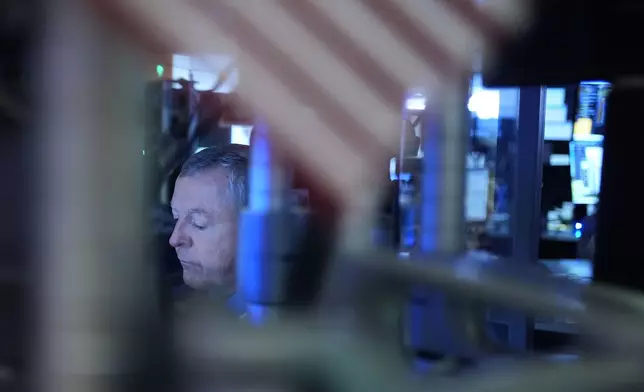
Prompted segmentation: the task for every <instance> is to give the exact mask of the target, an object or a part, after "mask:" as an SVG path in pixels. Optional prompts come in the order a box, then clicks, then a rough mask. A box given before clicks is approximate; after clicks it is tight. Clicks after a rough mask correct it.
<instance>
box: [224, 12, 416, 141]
mask: <svg viewBox="0 0 644 392" xmlns="http://www.w3.org/2000/svg"><path fill="white" fill-rule="evenodd" d="M229 3H230V4H231V5H232V6H234V7H235V8H237V9H238V10H239V11H240V12H241V13H242V14H243V15H244V17H245V18H246V19H247V20H249V21H251V22H252V23H253V25H254V26H255V27H257V28H258V29H260V30H261V31H262V32H263V33H264V34H265V35H266V37H268V38H269V39H270V40H271V42H272V43H273V44H274V45H275V46H277V47H278V48H280V49H282V50H283V51H284V53H286V55H288V56H289V58H290V59H291V60H292V61H293V62H295V63H296V64H297V65H298V66H299V67H300V69H301V70H302V71H303V72H304V73H306V74H307V75H308V76H309V77H310V78H311V79H313V80H315V81H316V82H318V84H319V85H320V87H321V89H322V90H323V91H324V93H325V94H326V95H328V96H330V97H332V99H335V100H336V101H337V102H338V103H339V104H340V105H342V106H343V107H345V108H346V109H347V110H348V111H349V112H351V113H354V114H357V116H359V117H358V118H359V119H360V120H361V121H362V122H363V123H364V126H365V128H366V129H367V130H369V131H370V132H371V135H369V137H370V138H375V139H376V140H378V141H379V143H380V144H381V145H383V146H385V147H387V148H389V149H390V150H391V151H395V150H396V142H397V141H398V140H399V139H400V136H399V135H398V125H399V124H400V116H401V114H400V106H396V107H393V108H392V107H390V106H388V105H387V104H386V103H384V102H382V100H380V99H379V95H378V94H374V91H373V90H371V88H370V87H369V86H366V85H365V84H364V83H363V82H362V79H360V77H358V76H357V75H356V74H355V72H354V71H353V70H351V69H350V68H349V67H347V66H346V65H345V64H343V63H342V62H340V61H339V60H338V57H337V55H336V54H335V53H333V52H331V51H330V50H329V49H328V48H327V47H326V45H324V44H323V43H321V42H320V41H319V40H318V39H317V38H315V37H314V36H312V35H311V34H310V33H309V32H308V30H307V29H306V28H305V27H304V26H303V25H302V24H300V23H297V22H296V21H294V20H293V18H292V17H291V16H290V15H289V14H287V13H286V12H285V11H284V9H283V8H282V7H281V6H280V5H279V4H278V2H277V1H274V0H273V1H270V0H264V1H229ZM405 60H406V59H397V61H398V62H404V61H405ZM402 98H403V97H401V100H402ZM365 113H369V115H364V114H365Z"/></svg>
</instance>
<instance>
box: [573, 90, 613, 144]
mask: <svg viewBox="0 0 644 392" xmlns="http://www.w3.org/2000/svg"><path fill="white" fill-rule="evenodd" d="M610 91H611V84H610V83H607V82H583V83H581V84H580V85H579V97H578V99H579V101H578V107H577V116H576V119H575V124H574V130H573V134H574V136H575V137H584V136H588V135H603V134H604V123H605V119H606V102H607V98H608V95H609V94H610Z"/></svg>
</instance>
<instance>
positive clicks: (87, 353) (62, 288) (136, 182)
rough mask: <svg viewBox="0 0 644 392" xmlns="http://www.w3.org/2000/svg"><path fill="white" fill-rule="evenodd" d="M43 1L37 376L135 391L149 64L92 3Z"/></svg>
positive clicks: (65, 386) (49, 382) (140, 351)
mask: <svg viewBox="0 0 644 392" xmlns="http://www.w3.org/2000/svg"><path fill="white" fill-rule="evenodd" d="M46 7H47V9H46V28H45V35H44V45H43V52H42V57H41V59H42V61H41V64H39V66H40V67H41V72H42V73H41V76H42V80H41V87H42V88H43V90H42V91H40V92H38V94H39V96H40V97H41V98H42V100H41V104H42V107H41V113H42V117H41V118H40V125H41V132H42V134H41V137H40V138H39V140H41V141H42V144H40V145H39V146H38V147H39V148H38V150H39V151H40V153H39V154H38V157H39V158H41V159H42V160H41V162H39V185H40V192H39V195H40V196H39V197H40V200H39V201H40V203H41V204H40V206H39V214H38V215H39V216H40V219H41V220H42V221H41V222H36V223H37V225H34V228H35V229H39V230H40V231H39V233H38V237H39V249H38V250H39V256H40V268H39V273H40V276H39V282H40V285H39V288H40V289H41V292H40V295H39V299H40V302H41V303H40V319H39V321H40V326H41V328H40V332H41V333H40V335H39V337H40V339H39V341H38V342H39V344H38V347H37V355H38V357H39V362H38V364H37V369H38V372H37V374H38V380H37V384H36V385H37V387H38V389H40V390H47V391H49V392H54V391H60V392H63V391H64V392H76V391H78V392H80V391H82V392H92V391H107V390H111V391H113V390H118V389H123V388H125V387H126V386H128V385H129V386H131V387H134V386H135V385H136V386H137V387H138V389H139V390H140V389H141V388H143V385H142V384H140V383H139V381H141V377H140V375H141V369H143V366H144V365H145V364H144V363H142V358H143V355H145V354H144V353H145V352H147V350H146V349H145V348H144V347H141V346H142V345H143V344H144V342H145V341H146V339H142V338H141V337H142V336H144V335H146V336H150V335H152V333H151V332H152V331H150V329H146V328H145V327H142V326H141V325H140V324H139V320H137V317H138V318H140V319H143V318H146V319H148V320H150V319H152V318H153V317H151V316H152V314H150V313H149V311H150V310H151V309H154V307H153V306H151V305H152V301H153V298H154V295H153V293H154V289H153V285H152V284H151V283H152V281H153V280H152V279H153V278H154V274H153V273H151V271H149V270H148V269H149V268H147V267H146V266H145V263H144V260H145V251H144V246H145V239H146V236H145V235H144V230H143V229H144V220H143V217H144V215H143V214H144V213H145V212H146V211H147V209H146V208H144V207H145V205H144V200H145V192H144V187H145V186H146V184H145V180H146V176H145V174H144V169H143V154H142V146H143V138H144V124H143V118H144V111H143V110H144V109H143V106H144V105H143V104H144V85H143V83H144V81H145V77H144V76H145V75H144V64H145V63H146V62H145V61H144V59H142V57H143V56H142V53H143V51H142V50H141V49H142V48H140V47H135V45H134V44H133V42H134V40H132V39H131V37H126V36H125V34H124V32H122V31H119V32H117V29H115V28H110V26H108V25H107V23H106V22H105V21H104V20H101V18H100V17H99V15H98V13H97V12H96V11H95V10H92V9H90V8H89V3H88V2H84V1H81V0H55V1H52V2H48V3H47V5H46ZM137 331H138V332H137ZM138 334H140V335H138ZM125 380H127V382H126V381H125ZM132 382H134V383H132Z"/></svg>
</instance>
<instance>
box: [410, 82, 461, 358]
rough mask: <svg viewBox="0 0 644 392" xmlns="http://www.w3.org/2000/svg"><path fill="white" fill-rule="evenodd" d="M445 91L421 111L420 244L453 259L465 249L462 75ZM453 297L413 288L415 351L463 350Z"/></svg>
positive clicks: (436, 255)
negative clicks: (458, 82)
mask: <svg viewBox="0 0 644 392" xmlns="http://www.w3.org/2000/svg"><path fill="white" fill-rule="evenodd" d="M460 82H461V84H460V85H456V86H454V87H453V88H451V89H446V91H445V92H443V93H441V94H440V95H439V94H436V92H435V91H434V92H430V93H429V94H428V96H427V103H426V108H425V111H424V113H423V119H422V124H423V137H422V139H423V142H422V143H423V154H424V155H423V174H422V180H421V189H422V195H421V197H422V206H421V207H420V210H421V211H420V213H421V222H420V223H421V227H420V235H419V238H420V246H421V250H422V252H423V254H424V255H425V256H426V257H427V259H428V260H432V258H438V259H441V258H455V257H457V256H458V255H459V254H461V253H462V252H463V251H464V250H465V175H466V171H465V159H466V153H467V135H468V133H469V128H468V121H467V109H466V103H467V97H468V84H467V78H465V77H464V78H463V80H462V81H460ZM454 312H455V306H454V303H453V301H451V300H449V299H448V297H447V296H446V295H445V294H443V293H440V292H433V291H429V292H428V291H426V290H425V289H420V290H415V294H414V299H413V303H412V305H411V308H410V320H409V330H408V337H407V339H408V342H409V345H410V346H411V348H412V350H414V351H415V352H417V353H429V354H435V353H445V354H447V355H448V356H455V357H459V356H461V355H462V354H463V352H464V351H466V350H467V348H466V347H467V343H466V342H465V341H464V340H465V336H464V335H463V333H462V331H461V330H460V329H458V328H455V327H454V326H455V325H460V324H458V323H455V322H454V320H453V317H454Z"/></svg>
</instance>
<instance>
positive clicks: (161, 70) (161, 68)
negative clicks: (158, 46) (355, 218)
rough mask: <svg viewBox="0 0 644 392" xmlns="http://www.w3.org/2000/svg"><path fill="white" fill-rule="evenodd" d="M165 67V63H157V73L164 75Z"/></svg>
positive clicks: (160, 75)
mask: <svg viewBox="0 0 644 392" xmlns="http://www.w3.org/2000/svg"><path fill="white" fill-rule="evenodd" d="M164 71H165V69H164V68H163V65H161V64H159V65H157V75H158V76H159V77H160V78H162V77H163V72H164Z"/></svg>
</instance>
